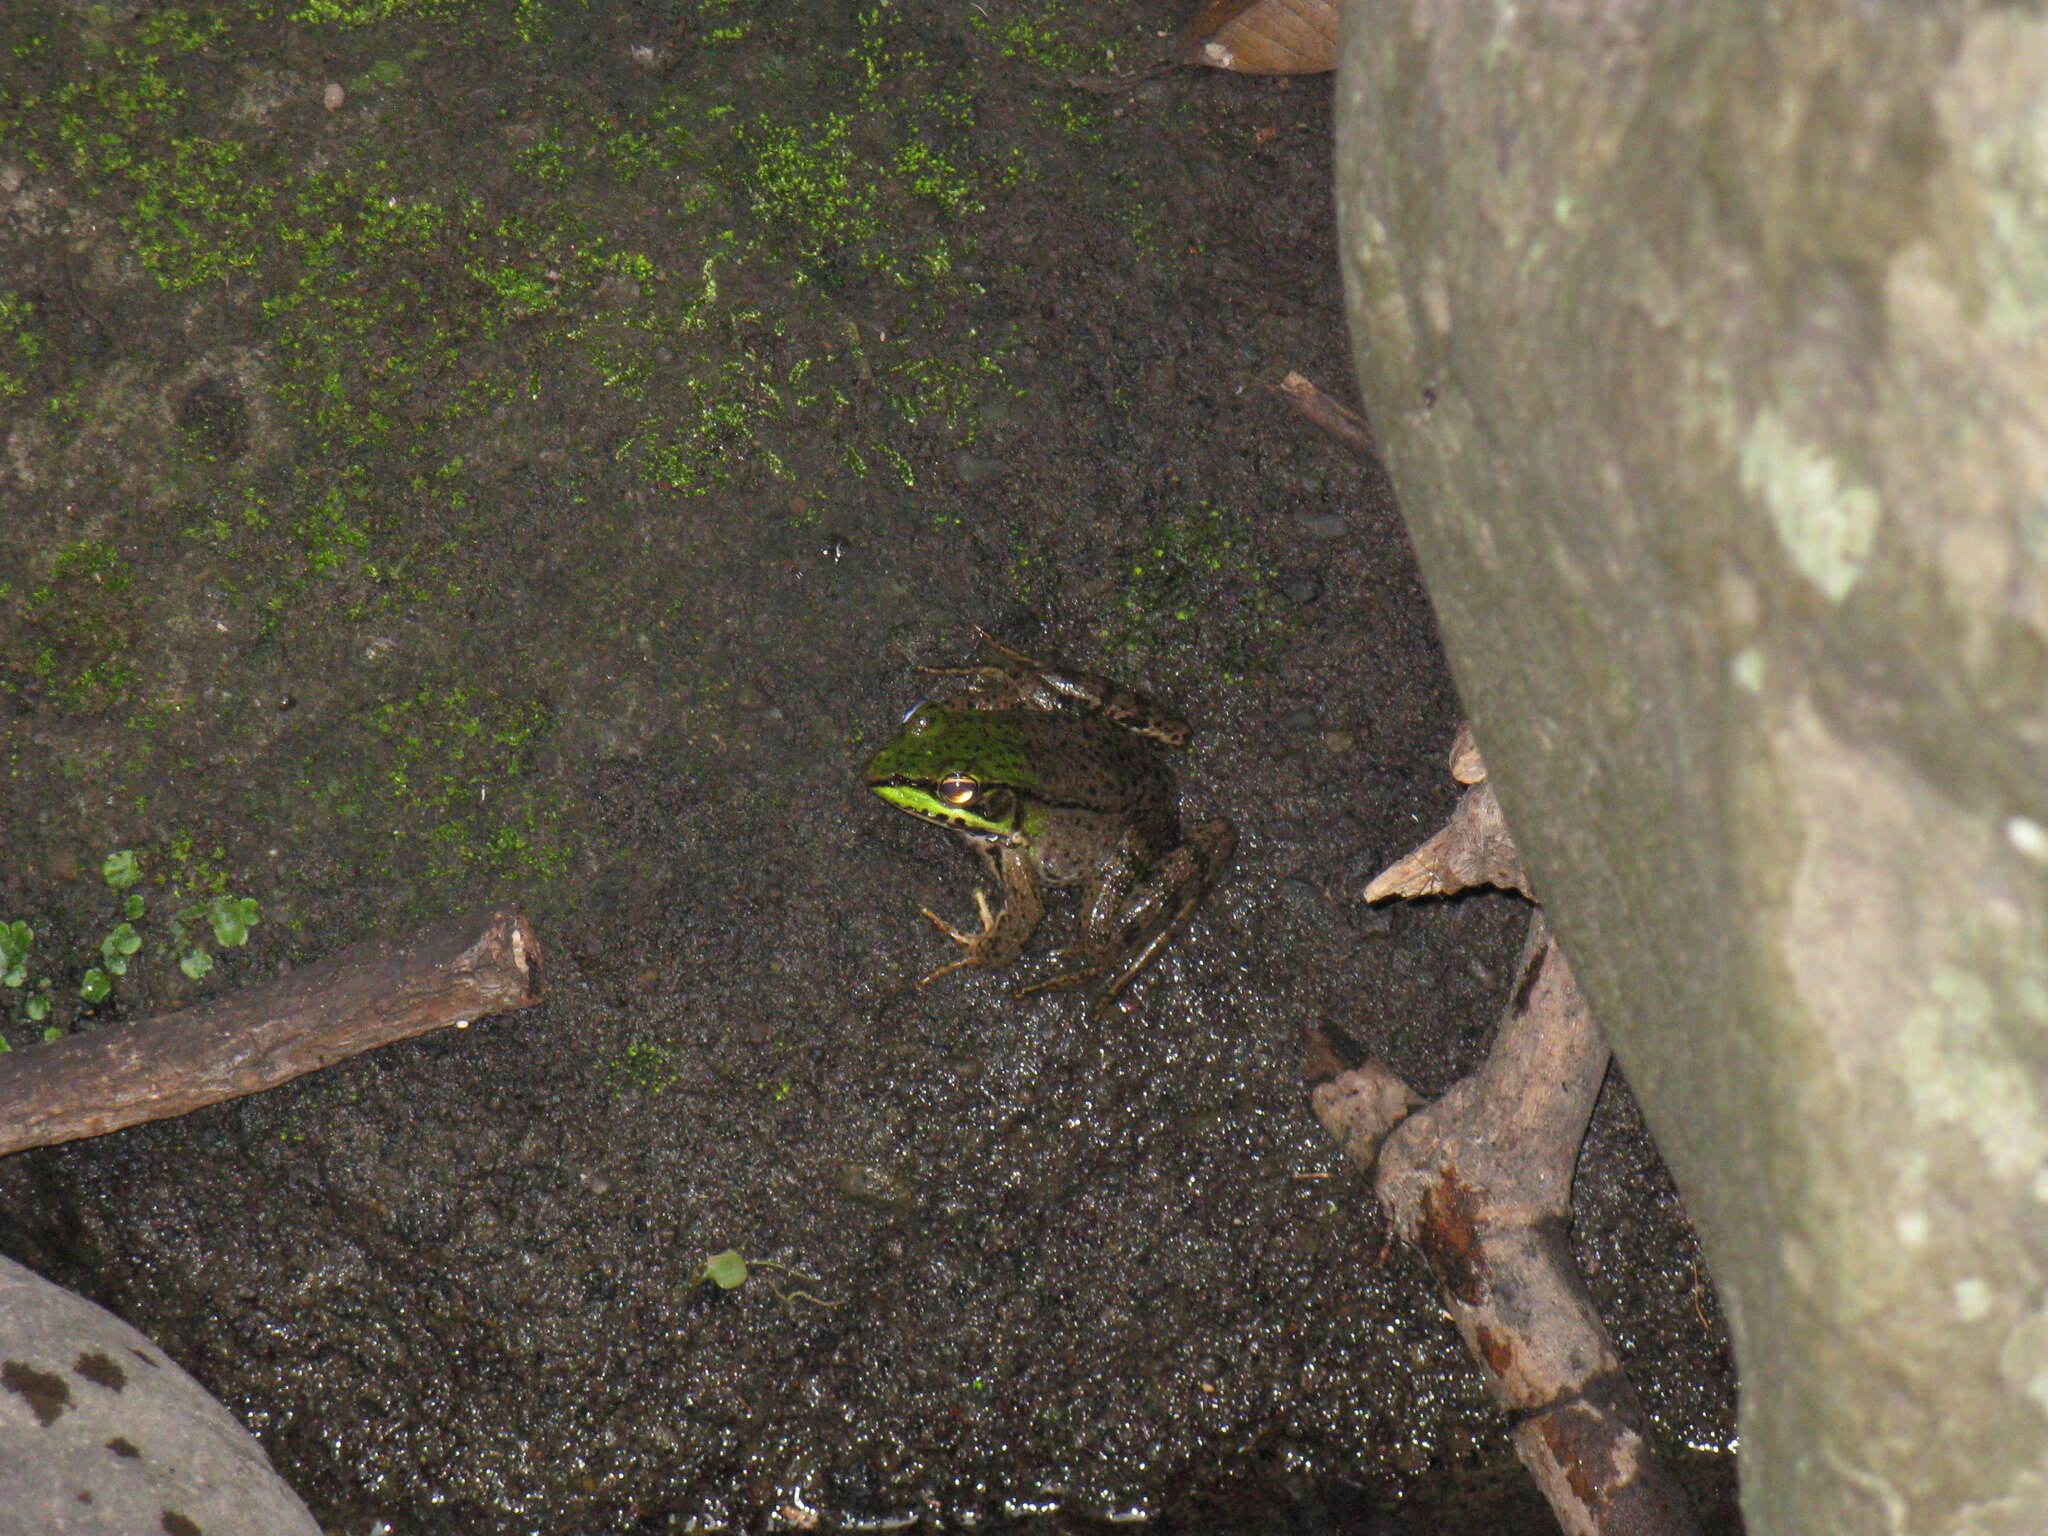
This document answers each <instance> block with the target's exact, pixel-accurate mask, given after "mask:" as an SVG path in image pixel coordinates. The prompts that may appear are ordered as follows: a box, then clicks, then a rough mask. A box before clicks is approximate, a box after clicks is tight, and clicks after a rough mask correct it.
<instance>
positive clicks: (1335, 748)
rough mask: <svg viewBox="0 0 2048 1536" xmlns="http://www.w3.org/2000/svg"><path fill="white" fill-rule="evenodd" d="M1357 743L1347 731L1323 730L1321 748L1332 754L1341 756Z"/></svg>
mask: <svg viewBox="0 0 2048 1536" xmlns="http://www.w3.org/2000/svg"><path fill="white" fill-rule="evenodd" d="M1357 744H1358V743H1357V742H1356V740H1354V739H1353V737H1352V735H1351V733H1350V732H1349V731H1325V732H1324V733H1323V750H1324V751H1325V752H1328V753H1330V754H1331V755H1332V756H1336V757H1341V756H1343V754H1345V753H1346V752H1349V751H1350V750H1351V749H1352V748H1353V747H1354V746H1356V745H1357Z"/></svg>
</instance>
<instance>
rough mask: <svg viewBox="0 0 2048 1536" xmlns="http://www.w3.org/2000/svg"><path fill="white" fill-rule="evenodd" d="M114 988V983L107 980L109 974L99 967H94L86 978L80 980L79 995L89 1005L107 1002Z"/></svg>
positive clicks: (86, 974)
mask: <svg viewBox="0 0 2048 1536" xmlns="http://www.w3.org/2000/svg"><path fill="white" fill-rule="evenodd" d="M113 987H114V984H113V982H111V981H109V980H108V979H107V973H106V972H105V971H103V970H101V969H100V968H99V967H98V966H94V967H93V968H92V969H91V970H89V971H87V972H86V973H85V975H84V976H82V977H81V978H79V982H78V995H79V996H80V997H82V998H84V999H85V1000H86V1001H87V1002H88V1003H97V1002H102V1001H104V1000H105V998H106V995H107V994H108V993H109V992H111V991H112V990H113Z"/></svg>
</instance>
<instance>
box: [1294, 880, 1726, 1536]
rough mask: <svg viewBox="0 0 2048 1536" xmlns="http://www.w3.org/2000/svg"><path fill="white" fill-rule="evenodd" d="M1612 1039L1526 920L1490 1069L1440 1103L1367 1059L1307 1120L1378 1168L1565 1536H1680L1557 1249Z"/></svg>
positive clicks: (1624, 1383) (1607, 1356) (1633, 1409)
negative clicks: (1418, 1096)
mask: <svg viewBox="0 0 2048 1536" xmlns="http://www.w3.org/2000/svg"><path fill="white" fill-rule="evenodd" d="M1607 1059H1608V1051H1607V1042H1606V1040H1605V1039H1604V1038H1603V1037H1602V1036H1601V1034H1600V1030H1599V1027H1598V1026H1597V1025H1596V1024H1595V1023H1594V1022H1593V1018H1592V1015H1591V1014H1590V1013H1589V1012H1588V1011H1587V1009H1586V1005H1585V1001H1584V999H1583V998H1582V997H1581V996H1580V995H1579V989H1578V985H1577V983H1576V982H1574V981H1573V979H1572V973H1571V967H1570V965H1569V964H1567V963H1566V961H1565V958H1564V953H1563V951H1561V950H1560V949H1559V948H1558V947H1557V945H1556V942H1555V941H1554V940H1552V939H1551V938H1550V935H1549V931H1548V926H1547V925H1546V924H1545V922H1544V921H1543V916H1542V914H1541V913H1538V914H1537V915H1536V917H1535V918H1534V920H1533V921H1532V922H1531V923H1530V933H1529V942H1528V947H1527V949H1526V950H1525V952H1524V957H1523V967H1522V972H1521V981H1520V984H1519V985H1518V986H1517V988H1516V994H1515V1000H1514V1003H1513V1004H1512V1005H1511V1006H1510V1008H1509V1011H1508V1016H1507V1017H1506V1019H1505V1020H1503V1022H1502V1024H1501V1027H1500V1033H1499V1035H1498V1037H1497V1038H1496V1039H1495V1041H1494V1046H1493V1050H1492V1052H1491V1054H1489V1055H1488V1057H1487V1059H1486V1063H1485V1065H1484V1066H1482V1067H1481V1068H1480V1069H1479V1070H1478V1071H1477V1072H1475V1073H1473V1074H1472V1075H1471V1076H1469V1077H1465V1078H1462V1079H1460V1080H1459V1081H1458V1082H1457V1083H1456V1084H1454V1085H1453V1086H1452V1088H1451V1089H1450V1091H1449V1092H1448V1093H1446V1094H1445V1095H1444V1096H1443V1097H1442V1098H1441V1099H1438V1100H1437V1101H1436V1102H1435V1103H1434V1104H1430V1105H1427V1106H1425V1107H1424V1108H1422V1109H1419V1110H1415V1111H1414V1112H1413V1113H1408V1112H1407V1107H1408V1106H1409V1105H1410V1104H1412V1103H1414V1099H1413V1096H1412V1095H1411V1094H1410V1092H1409V1090H1408V1088H1407V1086H1406V1084H1404V1083H1402V1081H1401V1080H1400V1079H1399V1078H1398V1077H1396V1076H1395V1075H1394V1074H1393V1073H1392V1072H1391V1071H1389V1070H1388V1069H1387V1068H1386V1067H1384V1066H1382V1065H1381V1064H1379V1063H1378V1062H1366V1063H1364V1064H1363V1065H1361V1066H1358V1067H1355V1068H1352V1069H1349V1070H1347V1071H1342V1072H1339V1073H1337V1074H1336V1076H1334V1077H1332V1078H1330V1079H1329V1080H1328V1081H1325V1082H1322V1083H1319V1084H1318V1085H1317V1086H1316V1088H1315V1090H1314V1092H1313V1094H1312V1102H1313V1104H1314V1106H1315V1111H1316V1115H1317V1118H1318V1119H1320V1120H1321V1121H1322V1123H1323V1125H1324V1128H1325V1129H1327V1130H1328V1131H1329V1132H1330V1134H1331V1136H1332V1137H1334V1138H1335V1139H1336V1140H1337V1142H1338V1144H1339V1145H1340V1146H1342V1147H1343V1149H1344V1151H1345V1154H1346V1155H1347V1156H1348V1157H1350V1158H1352V1159H1353V1160H1354V1161H1356V1162H1358V1163H1360V1164H1361V1165H1363V1166H1374V1165H1375V1164H1376V1165H1377V1169H1378V1173H1377V1176H1376V1178H1375V1180H1374V1187H1375V1189H1376V1190H1377V1192H1378V1194H1379V1197H1380V1203H1381V1204H1382V1205H1383V1206H1384V1207H1385V1208H1386V1210H1387V1213H1388V1215H1389V1217H1390V1219H1391V1220H1392V1222H1393V1224H1394V1229H1395V1231H1396V1232H1397V1233H1398V1234H1399V1235H1400V1236H1401V1237H1402V1238H1403V1239H1404V1240H1405V1241H1406V1242H1408V1243H1409V1244H1410V1245H1411V1246H1413V1247H1414V1248H1416V1249H1417V1250H1418V1251H1419V1252H1420V1253H1421V1254H1422V1255H1423V1257H1424V1258H1425V1259H1426V1260H1428V1262H1429V1266H1430V1268H1431V1269H1432V1270H1433V1271H1435V1273H1436V1277H1437V1280H1438V1282H1439V1284H1440V1286H1441V1288H1442V1291H1443V1295H1444V1304H1445V1306H1446V1308H1447V1309H1448V1310H1449V1312H1450V1314H1451V1317H1452V1320H1453V1321H1454V1322H1456V1324H1457V1326H1458V1331H1459V1332H1460V1333H1461V1334H1463V1335H1464V1338H1465V1343H1466V1345H1467V1346H1468V1347H1469V1348H1470V1349H1471V1351H1472V1356H1473V1358H1474V1359H1475V1360H1477V1361H1478V1362H1479V1364H1480V1367H1481V1369H1482V1371H1483V1372H1484V1373H1485V1375H1486V1379H1487V1385H1488V1386H1489V1387H1490V1388H1491V1390H1492V1392H1493V1396H1494V1399H1495V1400H1496V1401H1497V1402H1499V1403H1500V1405H1501V1406H1502V1407H1503V1408H1505V1409H1506V1410H1507V1411H1508V1413H1509V1414H1510V1415H1511V1416H1512V1417H1513V1418H1514V1419H1515V1420H1516V1424H1515V1429H1514V1442H1515V1451H1516V1454H1517V1455H1518V1456H1519V1457H1520V1458H1521V1461H1522V1464H1523V1465H1524V1466H1525V1467H1527V1468H1528V1469H1529V1473H1530V1476H1532V1477H1533V1478H1534V1479H1535V1480H1536V1484H1537V1486H1538V1487H1539V1488H1541V1489H1542V1490H1543V1494H1544V1497H1545V1498H1547V1499H1548V1500H1549V1501H1550V1505H1551V1508H1552V1510H1553V1511H1554V1512H1555V1513H1556V1515H1557V1517H1558V1522H1559V1524H1560V1525H1562V1526H1563V1528H1564V1529H1565V1531H1566V1532H1568V1533H1570V1536H1692V1533H1694V1532H1696V1531H1697V1524H1696V1522H1695V1520H1694V1517H1693V1513H1692V1509H1691V1506H1690V1504H1689V1503H1688V1501H1687V1500H1686V1498H1685V1495H1684V1493H1683V1492H1682V1491H1681V1490H1680V1489H1679V1488H1678V1486H1677V1484H1676V1483H1674V1482H1673V1481H1672V1480H1671V1478H1670V1477H1669V1475H1668V1474H1667V1473H1666V1472H1665V1471H1664V1470H1663V1467H1662V1466H1661V1465H1660V1464H1659V1463H1658V1461H1657V1460H1656V1458H1655V1455H1654V1454H1653V1452H1652V1450H1651V1448H1650V1444H1649V1425H1648V1419H1647V1417H1646V1416H1645V1415H1644V1413H1643V1409H1642V1405H1641V1404H1640V1402H1638V1401H1637V1399H1636V1396H1635V1390H1634V1388H1632V1387H1631V1386H1630V1385H1629V1381H1628V1377H1627V1374H1626V1372H1625V1371H1624V1369H1623V1367H1622V1363H1621V1358H1620V1356H1619V1355H1618V1354H1617V1353H1616V1352H1615V1349H1614V1345H1613V1343H1612V1342H1611V1341H1610V1340H1609V1338H1608V1336H1607V1330H1606V1329H1605V1328H1604V1327H1603V1326H1602V1325H1601V1323H1600V1318H1599V1315H1598V1313H1597V1312H1596V1311H1595V1310H1594V1306H1593V1299H1592V1297H1591V1296H1590V1295H1589V1294H1588V1293H1587V1291H1586V1287H1585V1283H1584V1281H1582V1280H1581V1279H1580V1277H1579V1272H1578V1266H1577V1265H1576V1264H1575V1263H1574V1262H1573V1260H1572V1255H1571V1249H1570V1246H1569V1244H1568V1243H1567V1242H1566V1240H1565V1231H1566V1226H1567V1224H1568V1222H1569V1220H1570V1217H1571V1187H1572V1169H1573V1166H1574V1165H1575V1164H1576V1162H1577V1160H1578V1152H1579V1143H1580V1141H1581V1140H1582V1139H1583V1138H1584V1136H1585V1133H1586V1120H1587V1117H1588V1116H1590V1115H1591V1113H1592V1110H1593V1101H1594V1099H1595V1098H1596V1097H1597V1096H1598V1094H1599V1092H1600V1083H1601V1080H1602V1078H1604V1077H1605V1076H1606V1073H1607Z"/></svg>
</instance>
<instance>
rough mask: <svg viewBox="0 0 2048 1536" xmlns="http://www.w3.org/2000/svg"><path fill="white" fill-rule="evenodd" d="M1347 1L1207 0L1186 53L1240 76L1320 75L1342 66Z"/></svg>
mask: <svg viewBox="0 0 2048 1536" xmlns="http://www.w3.org/2000/svg"><path fill="white" fill-rule="evenodd" d="M1341 3H1342V0H1208V3H1207V4H1206V5H1204V6H1203V7H1202V8H1201V9H1200V10H1199V11H1197V12H1196V13H1195V19H1194V20H1193V21H1191V22H1189V23H1188V30H1187V32H1186V34H1185V36H1184V51H1183V53H1182V57H1183V58H1185V59H1186V60H1187V61H1188V62H1189V63H1190V64H1206V65H1208V66H1209V67H1210V68H1211V69H1228V70H1234V71H1236V72H1237V73H1238V74H1241V75H1319V74H1322V73H1324V72H1325V71H1327V70H1332V69H1335V68H1336V67H1337V12H1338V9H1339V7H1340V5H1341Z"/></svg>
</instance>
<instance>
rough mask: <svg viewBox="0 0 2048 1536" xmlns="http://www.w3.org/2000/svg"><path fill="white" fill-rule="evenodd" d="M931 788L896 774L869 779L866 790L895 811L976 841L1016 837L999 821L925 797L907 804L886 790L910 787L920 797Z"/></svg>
mask: <svg viewBox="0 0 2048 1536" xmlns="http://www.w3.org/2000/svg"><path fill="white" fill-rule="evenodd" d="M930 787H931V786H930V784H929V783H928V782H927V781H925V780H924V779H918V778H911V777H908V776H906V775H903V774H895V775H892V776H891V777H889V778H886V779H870V780H868V788H869V789H871V790H873V791H874V792H875V793H876V794H878V795H880V796H881V797H882V798H883V799H884V800H886V801H888V802H889V803H890V804H891V805H893V806H895V807H896V809H897V810H899V811H902V812H903V813H904V814H906V815H909V816H915V817H916V818H917V819H918V820H919V821H928V822H930V823H931V824H932V825H933V826H937V827H945V828H948V829H949V830H951V831H954V832H958V833H960V834H961V835H963V836H965V837H971V838H973V839H975V840H976V841H977V842H986V843H1008V842H1014V841H1016V840H1017V837H1018V835H1019V834H1018V832H1017V830H1016V829H1015V828H1014V827H1006V826H1004V825H1003V824H1002V823H1001V822H999V821H995V820H992V819H990V818H988V817H976V816H963V815H959V814H956V813H953V812H950V811H944V810H940V809H939V808H938V807H937V806H935V805H932V804H931V803H930V802H929V801H928V800H920V803H918V804H916V805H907V804H905V803H904V802H903V801H901V800H899V799H897V798H896V796H894V795H892V794H890V793H889V791H890V790H892V789H911V790H916V791H918V792H919V794H920V796H922V795H924V794H927V793H928V792H929V790H930Z"/></svg>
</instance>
